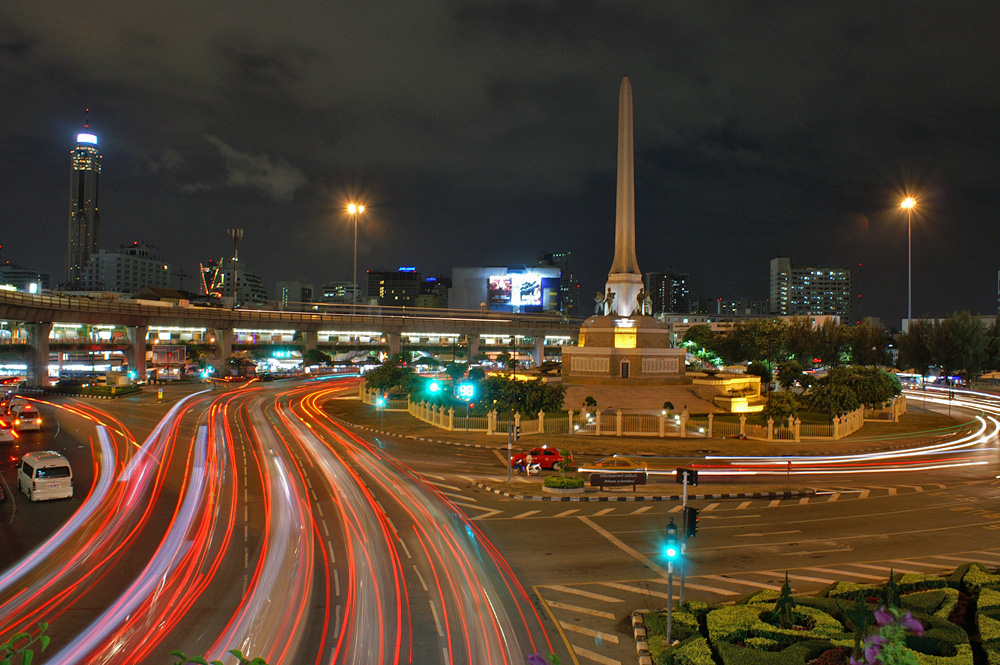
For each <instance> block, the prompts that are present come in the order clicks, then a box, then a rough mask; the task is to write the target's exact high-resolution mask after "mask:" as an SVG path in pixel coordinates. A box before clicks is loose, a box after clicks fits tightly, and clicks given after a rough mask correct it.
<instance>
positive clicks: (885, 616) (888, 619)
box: [875, 605, 896, 627]
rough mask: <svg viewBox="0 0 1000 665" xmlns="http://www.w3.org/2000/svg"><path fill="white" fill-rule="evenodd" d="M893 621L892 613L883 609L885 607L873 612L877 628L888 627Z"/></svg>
mask: <svg viewBox="0 0 1000 665" xmlns="http://www.w3.org/2000/svg"><path fill="white" fill-rule="evenodd" d="M895 621H896V617H894V616H893V615H892V612H889V611H888V610H886V609H885V605H883V606H882V607H880V608H878V609H877V610H875V623H877V624H878V625H879V627H882V626H888V625H889V624H890V623H894V622H895Z"/></svg>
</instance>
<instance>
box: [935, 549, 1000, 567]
mask: <svg viewBox="0 0 1000 665" xmlns="http://www.w3.org/2000/svg"><path fill="white" fill-rule="evenodd" d="M990 556H996V552H993V553H992V554H991V555H990ZM930 558H931V559H945V560H947V561H961V562H962V563H965V562H966V561H977V562H979V563H984V564H986V565H988V566H995V565H997V562H996V561H991V560H989V559H984V558H982V557H981V556H979V555H977V554H975V553H972V554H970V555H969V556H945V555H944V554H934V555H932V556H931V557H930Z"/></svg>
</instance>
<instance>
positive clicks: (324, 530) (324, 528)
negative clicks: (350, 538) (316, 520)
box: [320, 520, 330, 538]
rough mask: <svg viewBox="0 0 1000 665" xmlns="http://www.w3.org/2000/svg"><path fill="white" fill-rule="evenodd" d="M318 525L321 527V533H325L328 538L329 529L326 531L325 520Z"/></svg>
mask: <svg viewBox="0 0 1000 665" xmlns="http://www.w3.org/2000/svg"><path fill="white" fill-rule="evenodd" d="M320 524H322V525H323V533H325V534H326V537H327V538H329V537H330V529H328V528H327V526H326V520H323V521H321V522H320Z"/></svg>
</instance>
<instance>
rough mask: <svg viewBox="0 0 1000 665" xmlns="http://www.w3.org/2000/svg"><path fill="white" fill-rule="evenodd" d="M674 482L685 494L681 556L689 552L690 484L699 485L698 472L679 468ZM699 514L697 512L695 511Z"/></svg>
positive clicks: (682, 587)
mask: <svg viewBox="0 0 1000 665" xmlns="http://www.w3.org/2000/svg"><path fill="white" fill-rule="evenodd" d="M674 480H675V481H677V482H678V483H681V484H682V485H683V487H684V492H683V494H682V498H681V507H682V509H683V510H684V540H683V542H682V543H681V554H684V553H685V551H686V550H687V539H688V527H687V515H688V513H687V505H688V484H691V485H697V484H698V472H697V471H696V470H695V469H687V468H684V467H678V469H677V471H676V473H675V475H674ZM695 513H696V514H697V510H696V511H695ZM684 559H685V557H684V556H682V557H681V589H680V600H681V605H682V606H683V605H684Z"/></svg>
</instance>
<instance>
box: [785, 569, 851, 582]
mask: <svg viewBox="0 0 1000 665" xmlns="http://www.w3.org/2000/svg"><path fill="white" fill-rule="evenodd" d="M778 574H779V573H778V572H777V571H775V575H778ZM788 579H790V580H799V581H800V582H819V583H820V584H833V583H834V582H836V581H837V580H828V579H825V578H823V577H808V576H806V575H792V574H791V573H788Z"/></svg>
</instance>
